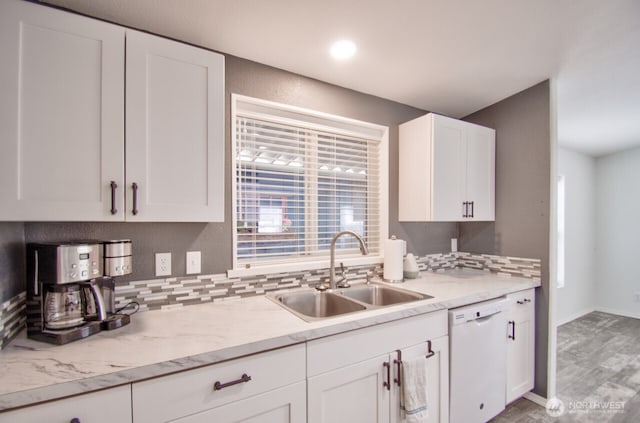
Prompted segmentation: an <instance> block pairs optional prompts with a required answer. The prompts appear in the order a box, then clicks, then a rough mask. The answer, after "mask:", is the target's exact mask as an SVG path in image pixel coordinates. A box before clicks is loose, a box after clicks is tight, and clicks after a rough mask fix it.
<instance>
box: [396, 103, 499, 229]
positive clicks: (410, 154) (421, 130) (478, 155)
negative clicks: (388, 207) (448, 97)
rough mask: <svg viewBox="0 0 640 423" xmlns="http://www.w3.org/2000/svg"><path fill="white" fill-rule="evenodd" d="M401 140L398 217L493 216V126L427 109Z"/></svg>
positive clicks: (416, 219) (414, 219)
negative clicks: (469, 121)
mask: <svg viewBox="0 0 640 423" xmlns="http://www.w3.org/2000/svg"><path fill="white" fill-rule="evenodd" d="M399 143H400V144H399V189H398V196H399V202H398V203H399V220H400V221H404V222H427V221H458V222H459V221H473V220H494V219H495V130H493V129H490V128H485V127H482V126H479V125H475V124H472V123H468V122H464V121H460V120H457V119H451V118H448V117H445V116H440V115H436V114H433V113H429V114H427V115H424V116H421V117H419V118H417V119H414V120H412V121H409V122H406V123H404V124H402V125H400V141H399Z"/></svg>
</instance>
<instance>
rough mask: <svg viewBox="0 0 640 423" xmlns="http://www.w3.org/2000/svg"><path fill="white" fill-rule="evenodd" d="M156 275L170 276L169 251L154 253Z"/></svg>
mask: <svg viewBox="0 0 640 423" xmlns="http://www.w3.org/2000/svg"><path fill="white" fill-rule="evenodd" d="M156 276H171V253H156Z"/></svg>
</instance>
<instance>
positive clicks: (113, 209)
mask: <svg viewBox="0 0 640 423" xmlns="http://www.w3.org/2000/svg"><path fill="white" fill-rule="evenodd" d="M116 188H118V184H116V181H111V214H116V213H118V209H117V208H116Z"/></svg>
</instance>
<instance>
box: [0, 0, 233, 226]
mask: <svg viewBox="0 0 640 423" xmlns="http://www.w3.org/2000/svg"><path fill="white" fill-rule="evenodd" d="M0 11H1V13H0V54H1V55H2V58H3V59H2V61H0V89H1V92H2V96H1V97H0V141H1V142H0V198H2V206H1V207H0V220H16V221H34V220H39V221H109V220H117V221H123V220H127V221H175V222H180V221H182V222H188V221H197V222H212V221H223V220H224V57H223V56H222V55H220V54H217V53H213V52H210V51H207V50H204V49H200V48H196V47H192V46H189V45H185V44H181V43H178V42H174V41H170V40H167V39H164V38H161V37H156V36H153V35H148V34H143V33H140V32H137V31H133V30H127V29H125V28H122V27H119V26H117V25H113V24H109V23H105V22H100V21H97V20H94V19H90V18H86V17H83V16H79V15H75V14H72V13H67V12H63V11H60V10H56V9H52V8H49V7H44V6H39V5H36V4H33V3H29V2H25V1H13V0H6V1H2V3H0ZM125 50H126V53H125ZM125 56H126V65H125ZM125 66H126V68H125ZM125 86H126V92H125ZM125 94H126V99H125ZM125 105H126V127H125ZM125 144H126V147H125ZM125 153H126V159H125ZM125 171H126V180H125ZM134 187H135V188H137V189H134Z"/></svg>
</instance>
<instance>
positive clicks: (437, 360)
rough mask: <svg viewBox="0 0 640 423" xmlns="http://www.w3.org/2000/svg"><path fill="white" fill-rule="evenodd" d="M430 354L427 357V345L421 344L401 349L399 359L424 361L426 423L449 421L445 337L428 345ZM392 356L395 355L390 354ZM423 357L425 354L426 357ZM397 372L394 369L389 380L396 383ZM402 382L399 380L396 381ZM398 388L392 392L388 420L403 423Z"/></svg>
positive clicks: (447, 345) (447, 367)
mask: <svg viewBox="0 0 640 423" xmlns="http://www.w3.org/2000/svg"><path fill="white" fill-rule="evenodd" d="M431 350H432V351H433V355H429V354H428V348H427V343H424V342H423V343H421V344H418V345H415V346H413V347H408V348H403V349H402V350H401V353H402V359H403V360H410V359H414V358H417V357H425V360H426V361H427V410H428V417H427V420H426V421H427V422H428V423H440V422H448V421H449V337H448V336H442V337H440V338H437V339H435V340H433V341H432V342H431ZM393 355H395V354H393ZM427 355H429V357H428V358H426V357H427ZM397 372H398V369H397V367H394V376H393V379H394V380H397V379H398V376H397ZM400 383H402V378H400ZM400 395H402V393H401V389H398V388H397V386H396V389H394V390H393V391H392V398H391V421H392V422H404V421H406V420H405V419H404V416H403V413H402V410H401V409H400Z"/></svg>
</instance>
